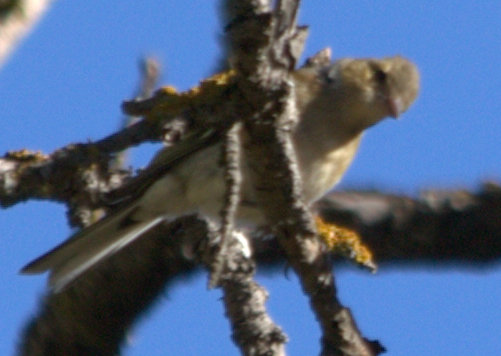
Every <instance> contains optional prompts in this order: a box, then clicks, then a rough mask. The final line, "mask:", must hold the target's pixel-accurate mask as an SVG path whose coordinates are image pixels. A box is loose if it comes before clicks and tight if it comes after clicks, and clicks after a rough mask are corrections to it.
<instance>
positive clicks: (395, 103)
mask: <svg viewBox="0 0 501 356" xmlns="http://www.w3.org/2000/svg"><path fill="white" fill-rule="evenodd" d="M386 105H387V108H388V114H389V116H390V117H392V118H394V119H398V117H399V116H400V114H401V113H402V112H403V111H404V105H403V103H402V99H400V97H398V96H396V97H394V96H391V95H389V96H388V97H387V98H386Z"/></svg>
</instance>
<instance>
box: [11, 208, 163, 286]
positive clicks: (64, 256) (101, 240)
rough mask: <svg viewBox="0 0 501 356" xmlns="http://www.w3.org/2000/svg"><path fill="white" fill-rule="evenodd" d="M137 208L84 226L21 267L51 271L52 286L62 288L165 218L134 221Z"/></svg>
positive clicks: (29, 272)
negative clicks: (132, 216) (86, 226)
mask: <svg viewBox="0 0 501 356" xmlns="http://www.w3.org/2000/svg"><path fill="white" fill-rule="evenodd" d="M135 209H136V207H135V206H134V205H132V206H127V207H124V208H123V209H120V210H118V211H117V212H116V213H112V214H111V215H109V216H107V217H105V218H104V219H102V220H100V221H98V222H97V223H95V224H93V225H91V226H89V227H88V228H85V229H83V230H81V231H80V232H78V233H76V234H75V235H73V236H72V237H71V238H69V239H68V240H67V241H65V242H63V243H62V244H60V245H59V246H56V247H55V248H54V249H52V250H50V251H49V252H47V253H45V254H44V255H42V256H40V257H38V258H37V259H35V260H33V261H32V262H30V263H28V264H27V265H26V266H24V267H23V268H22V269H21V273H26V274H33V273H43V272H45V271H50V277H49V285H50V287H51V288H52V289H53V291H54V292H58V291H61V290H62V289H63V288H64V287H65V286H66V285H68V283H70V282H71V281H73V280H74V279H75V278H77V277H78V276H79V275H81V274H82V273H83V272H84V271H86V270H87V269H88V268H90V267H91V266H93V265H94V264H96V263H97V262H99V261H101V260H102V259H103V258H105V257H107V256H109V255H111V254H113V253H114V252H116V251H118V250H119V249H121V248H122V247H124V246H126V245H127V244H129V243H130V242H132V241H133V240H134V239H136V238H137V237H139V236H140V235H141V234H142V233H144V232H145V231H147V230H149V229H150V228H152V227H153V226H155V225H157V224H158V223H160V222H161V221H162V220H163V218H162V217H161V216H160V217H156V218H152V219H150V220H146V221H134V220H133V219H131V218H130V216H131V214H132V213H133V212H134V211H135Z"/></svg>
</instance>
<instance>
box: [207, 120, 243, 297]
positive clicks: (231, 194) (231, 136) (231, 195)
mask: <svg viewBox="0 0 501 356" xmlns="http://www.w3.org/2000/svg"><path fill="white" fill-rule="evenodd" d="M240 129H241V124H240V123H236V124H234V125H233V127H232V128H231V129H230V130H229V131H228V132H227V133H226V137H225V140H224V143H223V167H224V179H225V187H226V192H225V196H224V203H223V210H222V211H221V228H220V236H221V241H220V244H219V251H218V252H217V253H216V254H215V256H214V261H213V262H212V264H211V268H210V270H211V277H210V281H209V287H211V288H213V287H216V286H219V284H220V278H221V273H222V272H223V269H224V268H225V264H226V261H225V259H227V258H228V256H227V246H228V243H229V239H230V238H231V237H232V235H233V233H234V231H233V228H234V224H235V214H236V212H237V208H238V204H239V202H240V186H241V183H242V172H241V167H240Z"/></svg>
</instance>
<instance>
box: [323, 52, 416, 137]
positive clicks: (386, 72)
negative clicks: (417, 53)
mask: <svg viewBox="0 0 501 356" xmlns="http://www.w3.org/2000/svg"><path fill="white" fill-rule="evenodd" d="M322 72H323V73H322ZM321 77H322V78H323V80H324V81H325V83H324V86H325V87H326V88H327V89H326V95H327V97H331V98H336V104H335V105H336V106H337V107H338V110H340V109H341V110H343V111H346V112H347V113H348V116H349V117H351V118H352V119H353V120H357V121H358V124H360V125H361V127H360V128H361V129H364V128H366V127H369V126H371V125H374V124H375V123H377V122H378V121H380V120H382V119H383V118H385V117H388V116H390V117H393V118H397V117H399V116H400V114H402V113H403V112H405V111H406V110H407V109H408V108H409V107H410V105H411V104H412V103H413V102H414V100H415V99H416V97H417V94H418V90H419V73H418V70H417V68H416V66H415V65H414V64H413V63H411V62H410V61H408V60H407V59H405V58H402V57H400V56H395V57H388V58H383V59H352V58H345V59H341V60H338V61H336V62H334V63H333V64H332V65H330V66H329V67H325V68H324V69H323V70H322V71H321ZM340 104H341V105H342V107H339V105H340Z"/></svg>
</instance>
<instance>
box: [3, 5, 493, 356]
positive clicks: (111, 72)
mask: <svg viewBox="0 0 501 356" xmlns="http://www.w3.org/2000/svg"><path fill="white" fill-rule="evenodd" d="M300 14H301V16H300V22H301V23H302V24H307V25H309V26H310V36H309V39H308V42H307V46H306V51H305V55H312V54H313V53H315V52H316V51H317V50H319V49H321V48H323V47H326V46H330V47H332V50H333V55H334V57H345V56H357V57H360V56H361V57H366V56H386V55H393V54H402V55H404V56H407V57H409V58H411V59H412V60H413V61H415V62H416V63H417V65H418V67H419V68H420V72H421V75H422V91H421V94H420V97H419V98H418V101H417V102H416V104H415V105H414V106H413V107H412V108H411V110H409V112H408V113H406V114H405V115H404V116H403V117H402V119H401V120H399V121H396V122H395V121H387V122H384V123H383V124H381V125H379V126H377V127H375V128H374V129H372V130H371V132H370V133H369V134H368V135H367V136H366V137H365V140H364V142H363V144H362V147H361V150H360V153H359V155H358V157H357V159H356V161H355V162H354V164H353V165H352V167H351V169H350V170H349V172H348V174H347V175H346V176H345V178H344V180H343V182H342V184H341V185H340V187H339V189H343V188H353V187H355V188H380V189H383V190H385V191H389V192H395V193H399V194H408V195H415V194H418V193H419V191H421V190H423V189H427V188H467V189H475V188H477V187H478V186H479V184H480V183H481V182H482V181H484V180H487V179H491V180H497V181H498V182H499V181H500V180H501V165H500V163H501V150H500V138H501V100H500V98H501V71H500V69H499V63H501V40H500V38H501V26H499V19H500V18H501V2H494V1H483V2H478V1H462V2H457V1H440V2H437V1H419V2H411V1H407V2H402V1H389V0H379V1H370V0H366V1H356V0H351V1H346V0H345V1H333V0H317V1H309V2H306V1H305V2H304V4H303V6H302V8H301V13H300ZM220 36H221V26H220V25H219V24H218V20H217V16H216V9H215V5H214V2H212V1H201V0H194V1H190V2H188V1H141V2H139V1H132V0H122V1H107V2H91V1H81V0H80V1H79V0H73V1H59V2H56V3H55V5H54V6H53V8H52V9H51V11H50V12H49V13H48V14H47V16H46V17H45V18H44V19H43V20H42V22H41V23H40V24H39V26H38V27H37V29H36V30H35V31H34V33H33V34H32V35H31V36H30V37H29V38H28V39H27V40H26V41H25V42H24V43H23V44H22V45H21V46H20V47H19V48H18V50H17V51H16V53H15V54H14V55H13V56H12V57H11V58H10V61H9V62H8V63H7V64H6V65H4V67H3V68H1V69H0V98H1V99H0V115H1V127H2V129H1V130H0V152H5V151H7V150H13V149H21V148H29V149H33V150H42V151H44V152H47V153H49V152H51V151H53V150H54V149H56V148H58V147H60V146H63V145H66V144H68V143H71V142H81V141H86V140H88V139H98V138H101V137H103V136H105V135H107V134H109V133H111V132H113V131H114V130H116V128H117V127H118V126H119V122H120V120H121V113H120V109H119V107H120V103H121V101H122V100H124V99H126V98H130V97H131V95H132V94H133V92H134V91H135V88H136V84H137V77H138V75H137V60H138V58H139V57H141V56H143V55H145V54H153V55H155V56H157V57H158V58H159V59H160V60H161V61H162V62H163V63H164V75H163V78H162V83H165V84H166V83H169V84H173V85H175V86H177V87H178V88H180V89H186V88H189V87H190V86H192V85H195V84H196V83H197V82H198V81H199V80H200V79H202V78H204V77H206V76H207V75H209V74H210V73H211V70H212V68H213V67H214V65H215V62H216V60H217V59H218V53H219V47H218V41H219V38H220ZM152 152H153V151H152V148H151V147H147V148H143V149H139V150H137V151H134V152H133V154H132V157H133V161H132V162H133V164H135V165H136V166H140V165H142V164H144V163H145V162H147V160H148V158H149V157H150V156H151V154H152ZM69 233H70V230H69V228H68V226H67V223H66V220H65V209H64V207H63V206H61V205H56V204H49V203H45V202H28V203H25V204H19V205H17V206H15V207H14V208H10V209H8V210H2V211H1V212H0V239H1V241H2V253H1V255H2V258H1V263H0V271H1V273H0V300H1V302H0V315H2V318H1V319H2V320H1V321H0V327H1V329H2V333H0V354H2V355H8V354H12V353H13V349H14V345H15V342H16V338H17V334H18V332H19V330H20V328H21V327H22V325H23V323H24V322H25V321H26V320H27V318H28V317H30V316H31V315H33V313H35V311H36V308H37V298H38V296H40V295H41V293H42V292H43V288H44V283H45V277H24V276H19V275H18V274H17V271H18V269H19V268H20V267H21V266H22V265H23V264H24V263H25V262H27V261H28V260H30V259H32V258H33V257H35V256H37V255H38V254H40V253H41V252H44V251H45V250H46V249H48V248H49V247H52V246H53V245H55V244H56V243H58V242H60V241H61V240H62V239H64V238H66V237H67V236H68V234H69ZM479 238H481V236H479ZM259 281H260V282H261V283H263V284H264V285H265V286H266V287H267V288H268V289H269V291H270V300H269V302H268V307H269V309H270V313H271V315H272V316H273V318H274V319H275V320H276V321H277V322H278V323H279V324H280V325H282V326H283V328H284V330H285V331H286V333H288V335H289V336H290V339H291V341H290V343H289V344H288V346H287V349H288V352H289V354H290V355H313V354H316V353H317V352H318V338H319V330H318V327H317V326H316V324H315V323H314V321H313V318H312V316H311V313H310V311H309V308H308V305H307V301H306V299H305V298H304V297H303V296H302V294H301V292H300V290H299V287H298V284H297V281H296V279H295V278H294V277H293V276H291V277H290V279H286V278H284V276H283V275H282V274H281V273H277V274H276V275H272V276H269V275H266V276H263V275H260V276H259ZM337 283H338V287H339V291H340V295H341V298H342V302H343V303H344V304H345V305H346V306H348V307H350V308H351V309H352V311H353V313H354V314H355V316H356V319H357V321H358V323H359V326H360V327H361V329H362V331H363V333H364V335H365V336H367V337H369V338H378V339H379V340H380V341H381V342H382V343H383V344H384V345H385V346H386V347H387V348H388V349H389V352H388V355H404V354H405V355H410V356H414V355H416V356H417V355H425V354H426V355H460V356H461V355H465V356H466V355H473V354H475V355H495V354H501V340H500V339H499V329H500V328H501V308H499V300H500V299H501V269H500V268H499V266H491V267H489V268H486V269H467V268H464V267H463V268H453V267H451V266H449V267H448V268H444V267H440V266H433V265H432V264H430V265H427V266H425V267H424V266H415V267H406V268H402V269H396V268H391V269H389V268H388V269H387V268H384V267H383V268H382V269H380V271H379V272H378V273H377V274H376V275H370V274H366V273H363V272H360V271H358V270H355V268H351V267H348V268H343V269H342V270H341V271H339V273H337ZM205 286H206V276H205V274H200V275H199V276H198V277H197V278H193V279H190V280H187V281H186V283H182V284H180V285H179V286H178V288H176V289H174V290H172V291H169V293H168V294H166V295H165V296H163V297H161V298H160V299H159V301H158V303H157V306H156V307H155V308H154V309H153V310H152V311H151V312H150V313H149V314H148V315H147V316H146V317H144V318H143V320H142V321H141V322H140V323H139V324H138V325H137V327H136V328H135V329H134V330H133V331H132V332H131V338H130V339H131V341H130V345H129V347H128V348H127V350H126V352H125V353H124V354H125V355H127V356H136V355H145V354H148V355H164V354H165V352H166V351H165V350H171V353H172V354H182V355H196V354H204V355H222V354H225V355H233V354H238V353H237V349H236V348H235V346H234V345H233V344H232V343H231V341H230V339H229V333H230V330H229V326H228V322H227V320H226V319H225V318H224V316H223V313H224V312H223V308H222V305H221V301H220V296H221V295H220V292H219V291H210V292H209V291H207V290H206V288H205ZM167 345H168V346H167ZM430 350H431V351H430Z"/></svg>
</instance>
